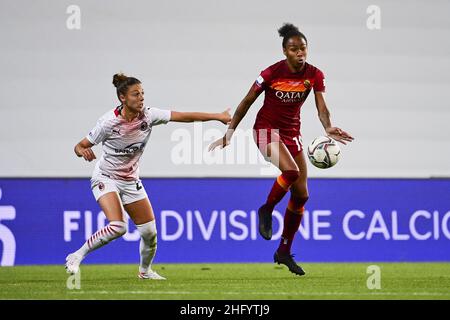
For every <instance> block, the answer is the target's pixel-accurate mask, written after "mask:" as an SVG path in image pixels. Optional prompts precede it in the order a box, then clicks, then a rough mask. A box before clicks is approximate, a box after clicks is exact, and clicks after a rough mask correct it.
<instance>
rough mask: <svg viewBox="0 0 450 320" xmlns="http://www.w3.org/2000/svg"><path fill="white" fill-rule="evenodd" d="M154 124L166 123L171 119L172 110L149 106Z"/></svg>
mask: <svg viewBox="0 0 450 320" xmlns="http://www.w3.org/2000/svg"><path fill="white" fill-rule="evenodd" d="M148 111H149V113H150V119H151V121H152V125H154V126H157V125H159V124H166V123H167V122H169V121H170V116H171V111H170V110H165V109H158V108H154V107H151V108H148Z"/></svg>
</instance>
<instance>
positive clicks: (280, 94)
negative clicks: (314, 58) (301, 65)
mask: <svg viewBox="0 0 450 320" xmlns="http://www.w3.org/2000/svg"><path fill="white" fill-rule="evenodd" d="M272 86H273V89H275V90H276V91H275V95H276V96H277V98H278V99H280V100H281V102H284V103H300V102H303V101H305V99H306V97H308V94H309V91H310V90H311V81H309V80H308V79H306V80H304V81H288V82H285V81H279V82H276V83H274V84H273V85H272Z"/></svg>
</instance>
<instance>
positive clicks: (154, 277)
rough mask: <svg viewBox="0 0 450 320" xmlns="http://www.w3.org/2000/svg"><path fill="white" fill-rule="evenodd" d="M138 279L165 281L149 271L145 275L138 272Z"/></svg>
mask: <svg viewBox="0 0 450 320" xmlns="http://www.w3.org/2000/svg"><path fill="white" fill-rule="evenodd" d="M138 278H139V279H150V280H166V278H164V277H162V276H160V275H159V274H157V273H156V272H155V271H153V270H149V271H148V272H147V273H145V272H139V274H138Z"/></svg>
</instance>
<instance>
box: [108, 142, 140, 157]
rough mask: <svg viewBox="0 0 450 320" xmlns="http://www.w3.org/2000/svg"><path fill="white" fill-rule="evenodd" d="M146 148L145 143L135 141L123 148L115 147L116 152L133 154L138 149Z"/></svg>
mask: <svg viewBox="0 0 450 320" xmlns="http://www.w3.org/2000/svg"><path fill="white" fill-rule="evenodd" d="M144 148H145V143H144V142H138V143H133V144H131V145H129V146H126V147H125V148H123V149H114V152H115V153H123V154H133V153H135V152H137V151H140V150H144Z"/></svg>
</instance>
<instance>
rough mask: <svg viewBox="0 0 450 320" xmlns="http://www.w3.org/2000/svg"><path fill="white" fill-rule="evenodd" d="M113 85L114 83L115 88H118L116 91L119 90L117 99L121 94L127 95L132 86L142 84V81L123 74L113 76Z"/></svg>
mask: <svg viewBox="0 0 450 320" xmlns="http://www.w3.org/2000/svg"><path fill="white" fill-rule="evenodd" d="M112 83H113V85H114V87H116V89H117V97H118V98H119V96H120V95H121V94H122V95H126V94H127V91H128V87H129V86H132V85H134V84H140V83H141V81H139V80H138V79H136V78H133V77H127V76H126V75H124V74H123V73H116V74H115V75H114V76H113V81H112ZM119 99H120V98H119Z"/></svg>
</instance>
